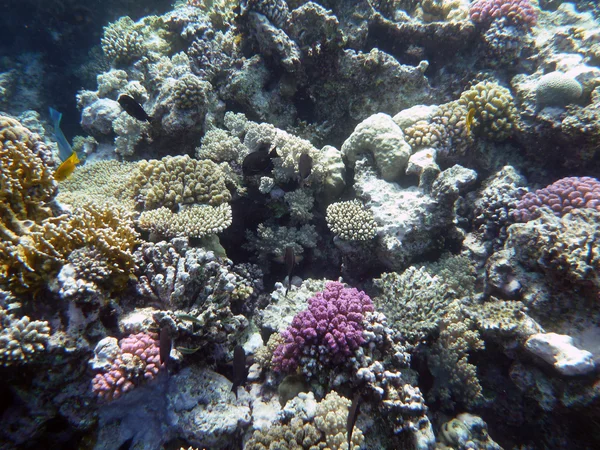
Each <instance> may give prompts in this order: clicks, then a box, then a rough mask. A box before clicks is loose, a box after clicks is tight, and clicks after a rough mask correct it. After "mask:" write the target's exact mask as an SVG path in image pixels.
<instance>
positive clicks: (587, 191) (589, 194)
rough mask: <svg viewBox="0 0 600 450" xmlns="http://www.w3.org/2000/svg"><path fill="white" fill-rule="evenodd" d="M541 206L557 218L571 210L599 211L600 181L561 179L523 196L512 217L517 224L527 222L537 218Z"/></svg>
mask: <svg viewBox="0 0 600 450" xmlns="http://www.w3.org/2000/svg"><path fill="white" fill-rule="evenodd" d="M543 206H546V207H548V208H550V209H551V210H552V211H554V214H556V215H557V216H559V217H561V216H564V215H565V214H567V213H569V212H571V211H572V210H573V209H580V208H592V209H596V210H597V211H600V181H598V180H597V179H595V178H591V177H567V178H561V179H560V180H558V181H555V182H554V183H552V184H551V185H549V186H547V187H545V188H544V189H538V190H537V191H535V192H529V193H527V194H525V195H524V196H523V198H521V200H519V202H518V203H517V209H516V210H514V211H513V212H512V216H513V218H514V219H515V220H516V221H518V222H527V221H529V220H531V219H535V218H537V217H538V216H539V209H540V208H542V207H543Z"/></svg>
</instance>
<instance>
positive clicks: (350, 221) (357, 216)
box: [326, 200, 377, 241]
mask: <svg viewBox="0 0 600 450" xmlns="http://www.w3.org/2000/svg"><path fill="white" fill-rule="evenodd" d="M326 220H327V226H328V227H329V229H330V230H331V231H332V232H333V233H334V234H335V235H336V236H339V237H341V238H342V239H347V240H350V241H368V240H369V239H373V238H374V237H375V233H376V231H377V225H376V223H375V219H374V218H373V213H372V212H371V211H370V210H368V209H365V208H364V207H363V206H362V204H361V203H360V202H359V201H358V200H351V201H348V202H337V203H332V204H331V205H329V206H328V207H327V215H326Z"/></svg>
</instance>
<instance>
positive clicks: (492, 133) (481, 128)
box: [458, 81, 517, 141]
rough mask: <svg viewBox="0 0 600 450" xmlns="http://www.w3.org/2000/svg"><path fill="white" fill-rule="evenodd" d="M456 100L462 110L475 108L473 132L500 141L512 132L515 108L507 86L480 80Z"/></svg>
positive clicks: (515, 117)
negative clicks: (462, 107) (461, 106)
mask: <svg viewBox="0 0 600 450" xmlns="http://www.w3.org/2000/svg"><path fill="white" fill-rule="evenodd" d="M458 102H459V103H460V104H461V105H463V106H464V111H469V110H470V109H471V108H475V116H474V119H473V131H474V133H475V134H480V135H482V136H484V137H486V138H487V139H490V140H494V141H502V140H504V139H507V138H508V137H510V135H511V134H512V132H513V128H514V127H515V122H516V119H517V109H516V108H515V103H514V99H513V96H512V94H511V93H510V91H509V90H508V89H507V88H505V87H503V86H500V85H499V84H498V83H495V82H493V81H482V82H479V83H477V84H476V85H474V86H472V87H471V88H470V89H468V90H467V91H465V92H463V93H462V94H461V96H460V99H459V100H458ZM465 114H466V113H465Z"/></svg>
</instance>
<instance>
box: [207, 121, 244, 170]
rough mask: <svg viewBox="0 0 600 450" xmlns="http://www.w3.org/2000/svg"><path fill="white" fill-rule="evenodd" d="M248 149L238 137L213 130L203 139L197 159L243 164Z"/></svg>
mask: <svg viewBox="0 0 600 450" xmlns="http://www.w3.org/2000/svg"><path fill="white" fill-rule="evenodd" d="M247 154H248V148H247V147H246V146H245V145H244V144H242V141H240V139H239V138H238V137H237V136H232V135H231V134H230V133H228V132H227V131H225V130H223V129H221V128H211V129H210V130H208V131H207V132H206V134H205V135H204V137H203V138H202V146H201V147H198V148H197V149H196V158H197V159H210V160H211V161H214V162H216V163H221V162H225V161H236V162H237V163H238V164H241V163H242V161H243V160H244V157H245V156H246V155H247Z"/></svg>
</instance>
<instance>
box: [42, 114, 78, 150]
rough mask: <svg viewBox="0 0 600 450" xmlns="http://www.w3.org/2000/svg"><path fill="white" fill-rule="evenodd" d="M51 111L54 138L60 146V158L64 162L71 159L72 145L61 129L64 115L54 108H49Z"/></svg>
mask: <svg viewBox="0 0 600 450" xmlns="http://www.w3.org/2000/svg"><path fill="white" fill-rule="evenodd" d="M48 110H49V111H50V119H52V125H54V137H55V138H56V143H57V144H58V156H60V159H61V160H62V161H66V160H67V159H69V156H71V155H72V154H73V149H72V148H71V144H69V141H67V138H66V137H65V135H64V134H63V132H62V130H61V129H60V119H62V113H60V112H58V111H57V110H55V109H54V108H53V107H50V108H48Z"/></svg>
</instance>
